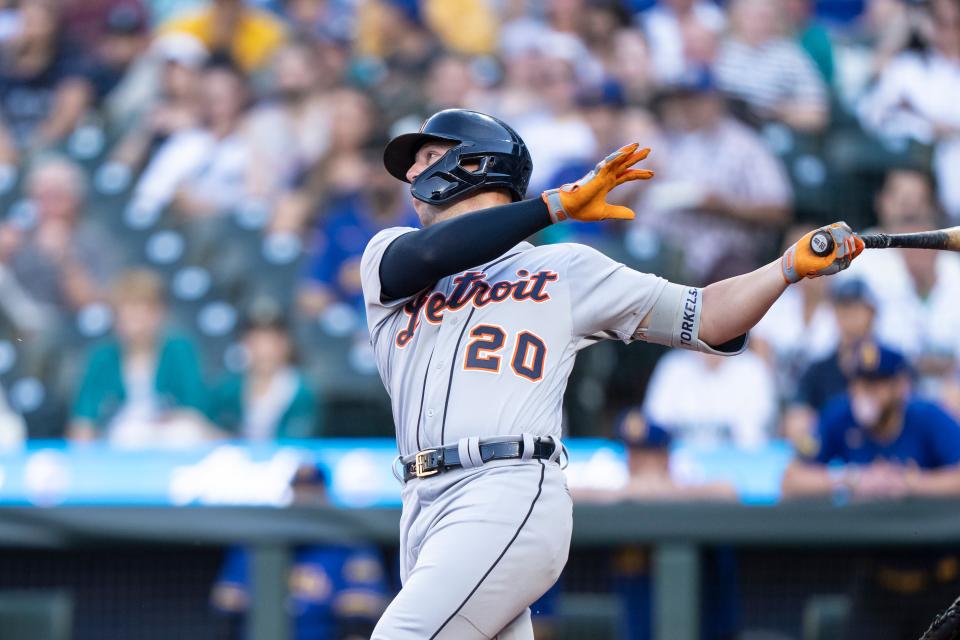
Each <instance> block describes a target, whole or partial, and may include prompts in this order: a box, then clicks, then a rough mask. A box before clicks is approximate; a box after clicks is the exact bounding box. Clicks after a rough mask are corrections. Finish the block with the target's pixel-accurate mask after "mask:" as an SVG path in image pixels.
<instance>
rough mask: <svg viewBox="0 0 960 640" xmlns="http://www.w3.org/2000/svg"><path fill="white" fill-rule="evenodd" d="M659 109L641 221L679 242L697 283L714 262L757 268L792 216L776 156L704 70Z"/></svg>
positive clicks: (673, 90)
mask: <svg viewBox="0 0 960 640" xmlns="http://www.w3.org/2000/svg"><path fill="white" fill-rule="evenodd" d="M657 111H658V115H659V119H660V122H661V126H662V129H663V135H662V139H660V140H656V141H655V142H653V143H651V144H652V146H653V147H654V149H655V152H654V153H655V154H656V155H655V156H651V157H655V158H656V160H655V163H656V164H655V166H656V169H657V181H656V184H652V185H650V187H649V188H647V189H645V190H644V191H643V192H642V193H641V197H640V200H639V201H638V202H637V206H636V207H635V209H636V211H637V218H638V221H639V223H640V224H642V225H644V226H646V227H649V228H651V229H654V230H656V231H657V232H659V233H660V234H661V235H662V236H663V237H664V238H665V239H666V240H667V241H668V242H670V243H671V244H673V245H675V246H677V247H681V248H682V249H683V251H684V256H685V263H686V268H687V270H688V272H689V274H688V276H689V277H690V278H692V279H693V280H694V281H696V282H697V283H700V282H703V281H704V279H705V278H706V277H707V276H708V275H710V274H713V273H715V272H716V271H717V269H719V268H726V269H728V271H727V272H726V273H729V274H730V275H733V274H734V273H743V272H745V271H748V270H750V269H754V268H756V267H759V266H760V265H761V264H762V263H763V262H764V261H766V260H767V259H769V256H770V254H772V253H773V249H774V247H775V242H776V240H775V238H776V231H777V228H778V227H782V226H785V225H786V224H787V223H788V222H789V220H790V203H791V197H792V194H791V189H790V183H789V182H788V180H787V176H786V172H785V171H784V168H783V166H782V165H781V163H780V161H779V160H778V159H777V158H776V157H775V156H773V154H771V153H770V151H768V150H767V148H766V147H765V146H764V144H763V141H762V140H761V139H760V137H759V136H758V135H757V134H756V133H755V132H753V131H752V130H750V129H748V128H747V127H746V126H745V125H743V124H740V123H739V122H737V121H736V120H734V119H733V118H732V117H731V116H730V114H729V111H728V108H727V104H726V102H725V100H724V98H723V97H722V96H721V95H720V93H719V92H718V91H717V89H716V87H715V85H714V80H713V77H712V76H711V75H710V74H709V73H706V72H701V73H698V74H696V75H695V76H693V77H690V78H685V79H684V81H683V83H681V84H677V85H673V86H671V87H669V88H667V89H665V90H664V91H663V93H662V94H661V96H660V99H659V104H658V108H657Z"/></svg>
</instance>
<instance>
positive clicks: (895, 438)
mask: <svg viewBox="0 0 960 640" xmlns="http://www.w3.org/2000/svg"><path fill="white" fill-rule="evenodd" d="M855 363H856V364H855V368H854V370H853V375H852V379H851V381H850V384H849V387H848V391H847V393H845V394H842V395H840V396H837V397H836V398H834V399H833V400H831V401H830V402H828V403H827V405H826V406H825V407H824V410H823V413H822V414H821V416H820V424H819V428H818V434H817V435H818V437H817V442H816V443H815V444H814V446H812V447H811V450H810V451H808V452H803V454H802V455H800V456H798V458H797V459H796V460H795V461H794V462H793V463H791V464H790V466H789V467H788V468H787V471H786V473H785V474H784V477H783V495H784V496H785V497H793V496H815V495H830V494H839V495H840V496H841V497H843V496H846V495H849V496H850V497H852V498H855V499H857V498H900V497H904V496H907V495H915V496H941V497H948V496H960V425H958V424H957V422H956V420H954V419H953V418H952V417H950V415H948V414H947V413H946V412H945V411H944V410H943V409H941V408H940V407H939V406H937V405H935V404H933V403H930V402H927V401H924V400H920V399H918V398H916V397H914V396H912V395H911V394H910V376H909V372H908V367H907V363H906V361H905V360H904V358H903V356H901V355H900V354H899V353H897V352H895V351H891V350H889V349H886V348H884V347H880V346H878V345H877V344H875V343H873V342H867V343H864V344H862V345H860V347H859V348H858V350H857V352H856V360H855ZM830 463H839V465H838V466H833V465H830ZM828 465H830V466H828Z"/></svg>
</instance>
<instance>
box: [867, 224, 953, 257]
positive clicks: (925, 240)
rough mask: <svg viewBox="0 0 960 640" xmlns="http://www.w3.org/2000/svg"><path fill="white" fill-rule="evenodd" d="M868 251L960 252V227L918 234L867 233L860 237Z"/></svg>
mask: <svg viewBox="0 0 960 640" xmlns="http://www.w3.org/2000/svg"><path fill="white" fill-rule="evenodd" d="M860 239H861V240H863V244H864V246H865V247H866V248H867V249H886V248H888V247H899V248H903V249H940V250H946V251H960V227H953V228H951V229H938V230H936V231H919V232H917V233H893V234H887V233H865V234H863V235H861V236H860Z"/></svg>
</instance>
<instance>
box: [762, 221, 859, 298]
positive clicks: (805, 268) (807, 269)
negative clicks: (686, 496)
mask: <svg viewBox="0 0 960 640" xmlns="http://www.w3.org/2000/svg"><path fill="white" fill-rule="evenodd" d="M820 231H825V232H827V233H829V234H830V236H831V237H832V238H833V251H831V252H830V253H828V254H827V255H825V256H818V255H817V254H815V253H814V252H813V249H812V248H811V247H810V241H811V240H812V239H813V236H814V235H816V234H817V233H819V232H820ZM861 251H863V240H861V239H860V236H858V235H857V234H856V233H854V232H853V229H851V228H850V227H849V226H848V225H847V223H846V222H834V223H833V224H831V225H827V226H826V227H820V228H819V229H814V230H813V231H811V232H810V233H808V234H806V235H805V236H803V237H802V238H800V239H799V240H797V243H796V244H795V245H793V246H792V247H790V248H789V249H787V251H786V252H785V253H784V254H783V257H782V258H781V259H780V271H781V273H783V279H784V280H786V281H787V283H788V284H793V283H794V282H800V280H802V279H803V278H816V277H818V276H828V275H832V274H834V273H837V272H838V271H843V270H844V269H846V268H847V267H849V266H850V263H851V262H853V259H854V258H856V257H857V256H858V255H860V252H861Z"/></svg>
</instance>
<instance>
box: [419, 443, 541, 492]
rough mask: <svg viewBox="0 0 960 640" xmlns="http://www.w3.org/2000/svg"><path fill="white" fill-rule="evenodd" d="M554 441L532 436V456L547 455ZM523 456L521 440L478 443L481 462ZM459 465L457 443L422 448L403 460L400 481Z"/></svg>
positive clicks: (447, 469)
mask: <svg viewBox="0 0 960 640" xmlns="http://www.w3.org/2000/svg"><path fill="white" fill-rule="evenodd" d="M555 449H556V445H555V444H554V442H553V440H552V439H551V438H534V439H533V456H532V457H533V458H549V457H550V456H552V455H553V452H554V450H555ZM521 456H523V441H522V440H516V441H512V442H487V443H480V458H481V460H483V462H485V463H486V462H490V461H491V460H510V459H512V458H519V457H521ZM461 466H463V465H462V464H461V463H460V451H459V448H458V447H457V445H450V446H447V447H438V448H436V449H424V450H423V451H420V452H418V453H417V454H416V456H415V457H414V459H413V460H411V461H410V462H405V463H404V464H403V481H404V482H407V481H409V480H412V479H413V478H426V477H429V476H435V475H437V474H438V473H442V472H444V471H449V470H450V469H456V468H457V467H461Z"/></svg>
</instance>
